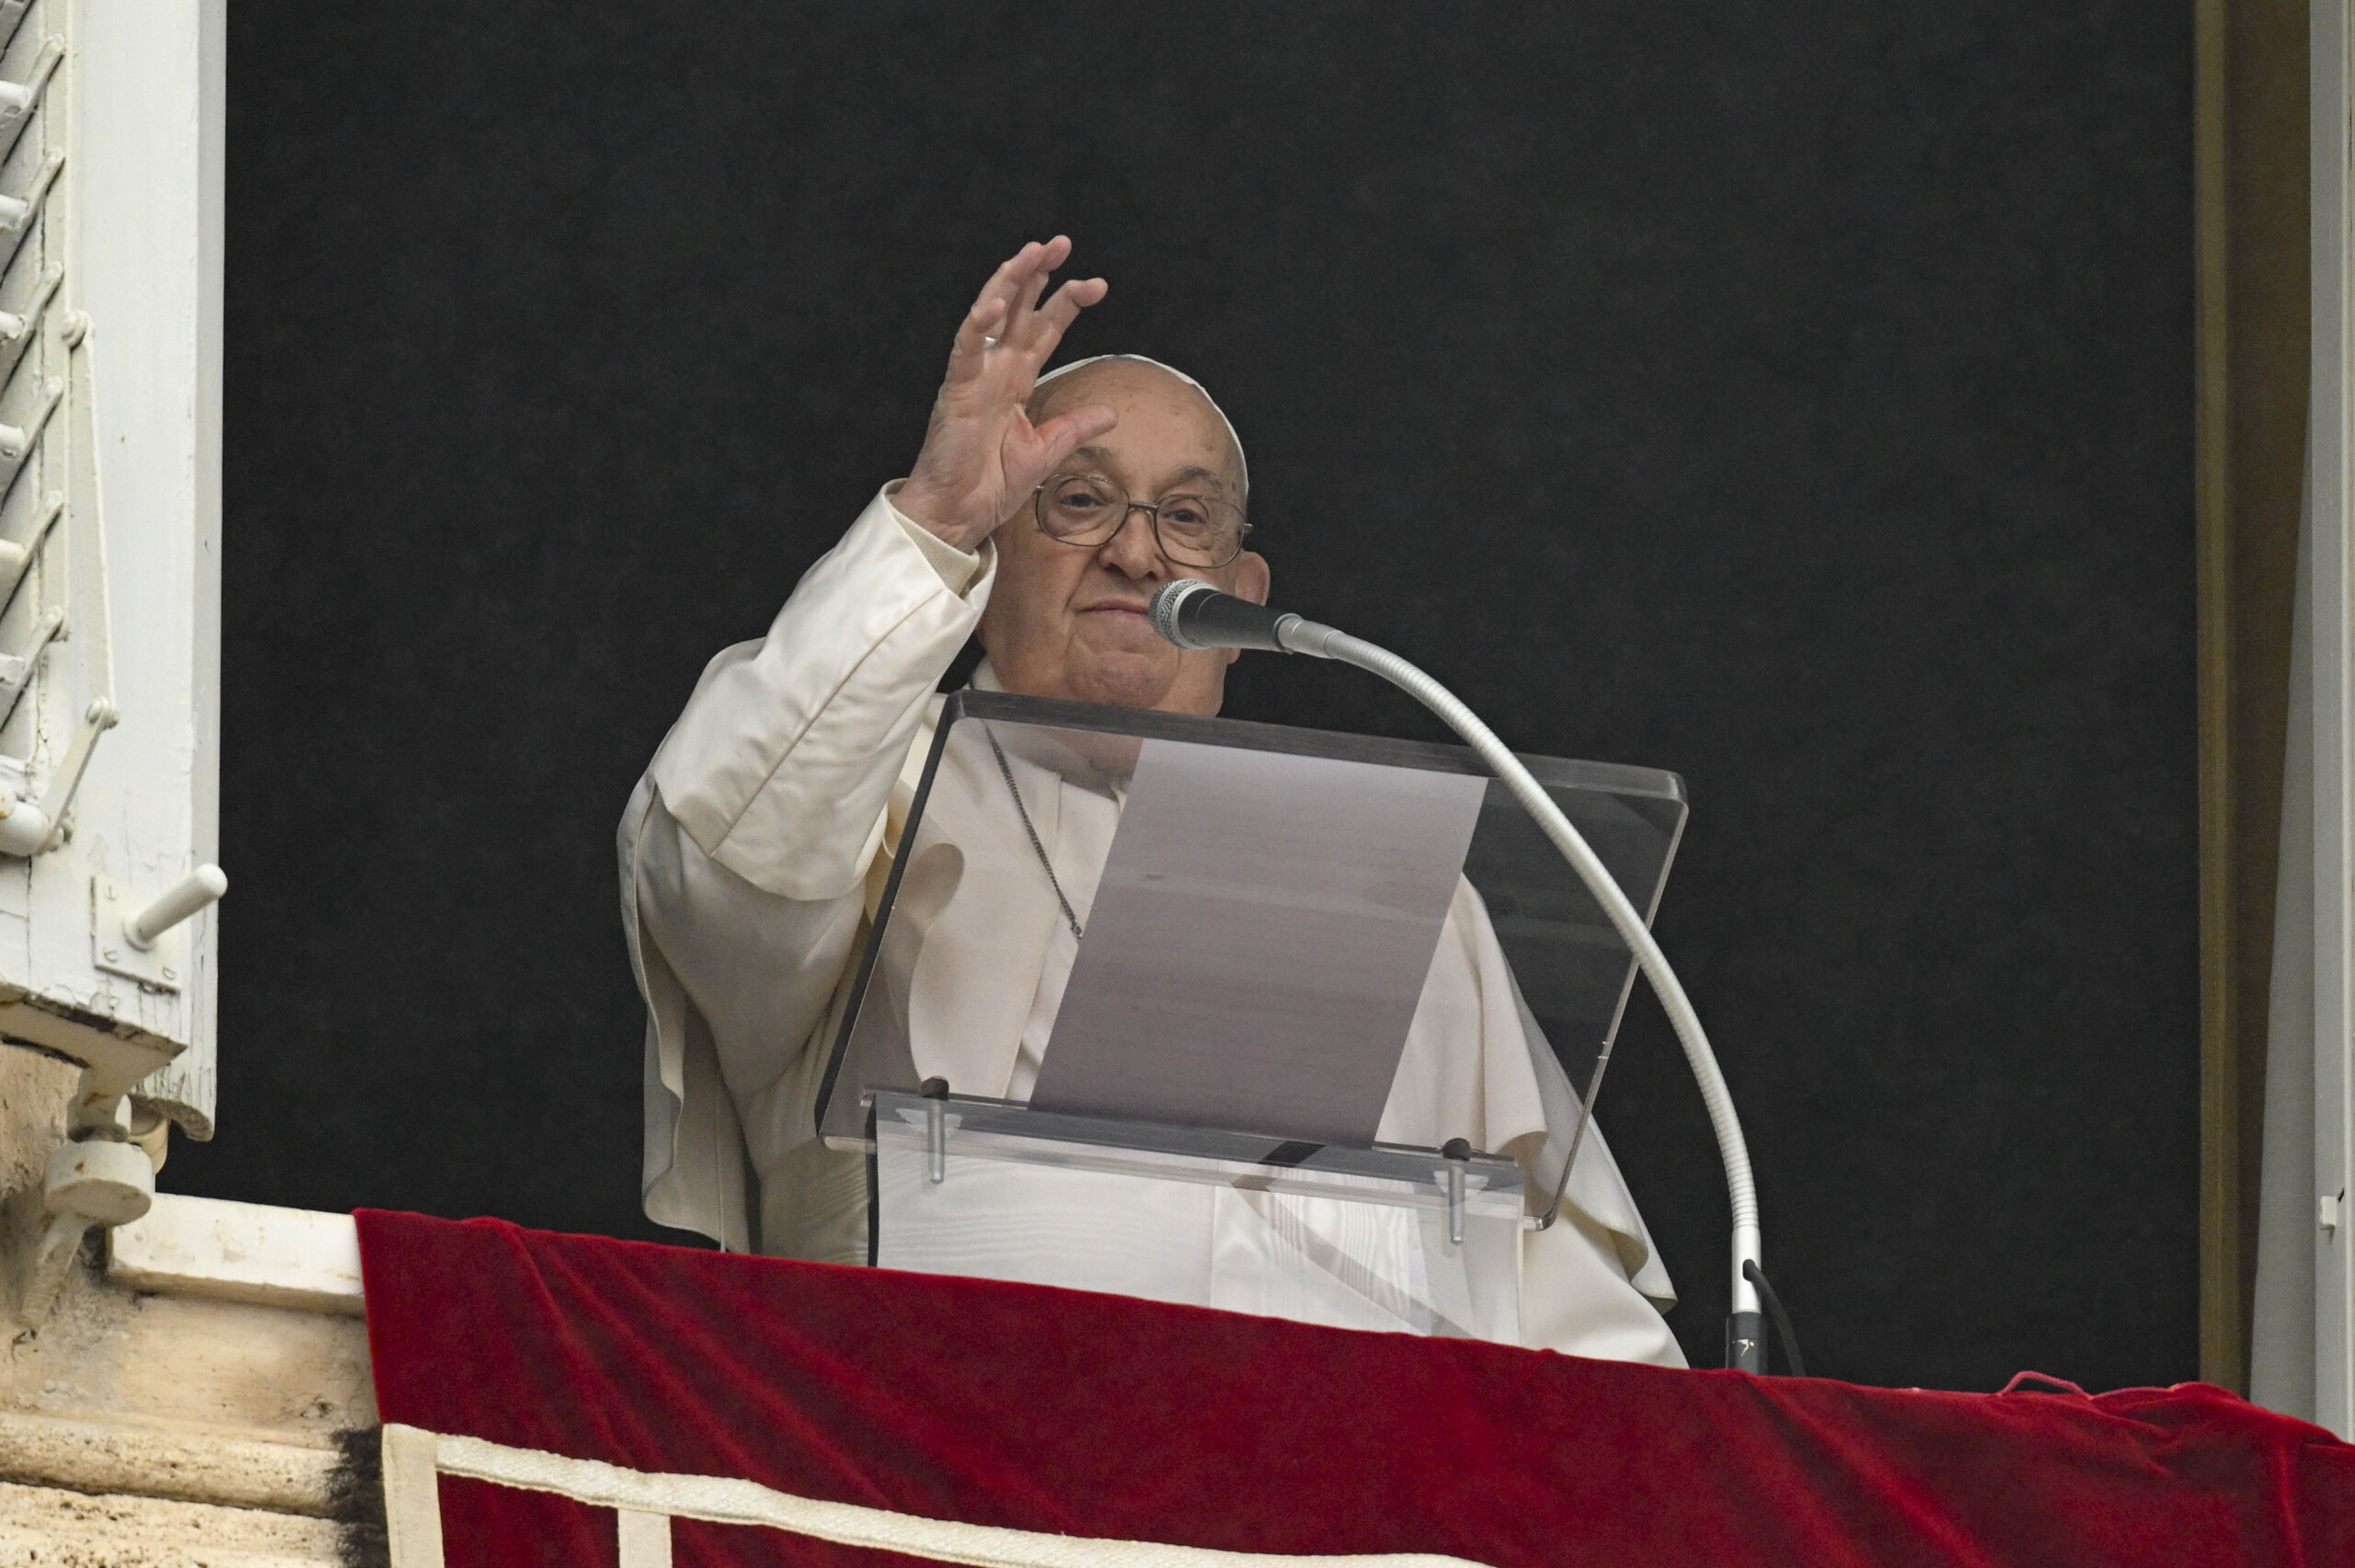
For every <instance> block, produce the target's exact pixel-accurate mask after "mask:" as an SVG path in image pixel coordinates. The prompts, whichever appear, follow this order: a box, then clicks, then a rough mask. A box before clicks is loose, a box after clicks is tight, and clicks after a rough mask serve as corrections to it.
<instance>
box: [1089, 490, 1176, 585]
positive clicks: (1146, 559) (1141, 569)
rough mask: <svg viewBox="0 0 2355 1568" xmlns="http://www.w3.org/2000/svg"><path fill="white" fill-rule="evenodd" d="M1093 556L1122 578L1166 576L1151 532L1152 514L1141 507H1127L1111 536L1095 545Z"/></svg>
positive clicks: (1165, 570)
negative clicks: (1126, 513)
mask: <svg viewBox="0 0 2355 1568" xmlns="http://www.w3.org/2000/svg"><path fill="white" fill-rule="evenodd" d="M1096 558H1097V560H1099V561H1101V562H1103V563H1104V564H1105V565H1106V566H1108V567H1111V568H1112V569H1113V570H1114V571H1117V572H1119V573H1120V574H1121V575H1122V576H1124V577H1132V578H1140V579H1150V578H1163V577H1167V576H1168V575H1169V563H1168V562H1167V561H1166V560H1165V559H1164V558H1163V557H1162V554H1161V541H1160V540H1159V539H1157V538H1156V537H1155V535H1154V532H1153V513H1152V511H1151V510H1149V509H1146V508H1144V507H1139V506H1132V507H1131V508H1130V509H1129V510H1128V515H1127V516H1125V517H1123V518H1121V519H1120V527H1118V528H1116V529H1114V530H1113V531H1112V537H1111V538H1109V539H1107V540H1106V541H1104V543H1103V544H1100V545H1098V546H1097V550H1096Z"/></svg>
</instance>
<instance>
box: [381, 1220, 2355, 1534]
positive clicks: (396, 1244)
mask: <svg viewBox="0 0 2355 1568" xmlns="http://www.w3.org/2000/svg"><path fill="white" fill-rule="evenodd" d="M359 1221H360V1239H361V1253H362V1262H363V1265H364V1267H365V1271H366V1280H367V1291H368V1331H369V1338H370V1343H371V1345H372V1346H373V1354H374V1358H375V1376H376V1398H377V1403H378V1406H379V1409H380V1410H381V1412H382V1413H383V1416H384V1418H385V1420H387V1421H399V1422H406V1423H408V1424H410V1425H418V1426H424V1427H429V1428H431V1429H432V1430H434V1431H437V1432H443V1433H458V1434H467V1435H471V1436H479V1437H485V1438H488V1439H490V1440H492V1441H495V1442H500V1443H506V1444H511V1445H514V1446H517V1447H522V1448H543V1449H547V1450H550V1451H553V1452H556V1453H559V1454H567V1455H571V1456H574V1457H577V1458H584V1459H605V1460H608V1461H611V1462H613V1463H616V1464H622V1465H626V1466H629V1467H631V1468H634V1469H638V1470H649V1471H684V1472H690V1473H696V1474H706V1475H712V1474H717V1475H729V1476H740V1477H743V1478H746V1479H749V1480H752V1481H757V1482H762V1483H764V1484H765V1485H768V1486H773V1487H775V1488H778V1489H779V1490H782V1491H786V1492H791V1493H795V1494H800V1495H802V1496H808V1497H818V1498H825V1499H831V1500H834V1501H840V1502H846V1503H857V1504H863V1505H868V1506H874V1507H882V1508H889V1509H893V1510H897V1511H900V1512H904V1513H913V1514H920V1515H927V1516H935V1517H941V1518H954V1519H962V1520H967V1521H970V1522H972V1523H977V1524H994V1525H1005V1526H1012V1527H1015V1528H1022V1529H1030V1530H1048V1531H1055V1532H1059V1533H1064V1534H1071V1535H1086V1536H1109V1537H1115V1538H1124V1539H1148V1540H1163V1541H1173V1542H1179V1543H1184V1544H1188V1545H1194V1546H1207V1547H1223V1548H1226V1549H1229V1550H1234V1551H1258V1552H1297V1553H1303V1554H1324V1553H1356V1552H1396V1551H1438V1552H1448V1553H1452V1554H1453V1555H1456V1556H1459V1557H1465V1558H1470V1559H1472V1560H1474V1561H1476V1562H1487V1563H1493V1564H1496V1565H1497V1568H1563V1565H1572V1564H1586V1563H1593V1564H1605V1563H1608V1564H1614V1565H1617V1564H1629V1563H1650V1562H1675V1563H1696V1564H1697V1563H1707V1564H1748V1563H1808V1564H1815V1565H1823V1568H1830V1565H1835V1564H1849V1563H1853V1564H1858V1565H1863V1564H1873V1565H1875V1568H1885V1565H1890V1564H1913V1563H1921V1564H1931V1563H1937V1564H1974V1565H1976V1564H1989V1565H1993V1564H2025V1563H2039V1564H2043V1563H2051V1564H2064V1563H2065V1564H2072V1565H2094V1564H2110V1563H2117V1564H2125V1563H2137V1564H2143V1563H2147V1564H2160V1563H2165V1564H2169V1565H2171V1568H2173V1565H2188V1564H2205V1563H2215V1564H2220V1565H2221V1564H2226V1563H2231V1564H2242V1563H2299V1564H2306V1563H2312V1564H2326V1563H2331V1564H2338V1563H2347V1564H2355V1448H2349V1447H2348V1446H2347V1445H2344V1444H2341V1443H2339V1442H2338V1441H2337V1440H2335V1439H2334V1438H2332V1437H2331V1436H2329V1435H2328V1434H2327V1433H2325V1432H2323V1431H2321V1430H2319V1429H2317V1428H2315V1427H2312V1426H2308V1425H2304V1424H2303V1423H2301V1422H2297V1421H2292V1420H2290V1419H2288V1418H2286V1417H2283V1416H2279V1415H2274V1414H2271V1413H2268V1412H2266V1411H2263V1410H2259V1409H2257V1408H2256V1407H2255V1406H2253V1405H2249V1404H2246V1403H2244V1402H2241V1401H2240V1400H2237V1399H2235V1398H2234V1397H2233V1396H2232V1395H2230V1394H2228V1393H2225V1392H2223V1391H2219V1390H2216V1389H2211V1388H2207V1387H2204V1386H2201V1385H2198V1384H2188V1385H2184V1386H2182V1387H2178V1388H2174V1389H2140V1390H2130V1391H2122V1392H2119V1393H2111V1394H2104V1395H2100V1396H2098V1397H2095V1398H2086V1397H2084V1396H2082V1395H2077V1394H2074V1393H2068V1392H2064V1391H2046V1390H2040V1389H2032V1388H2031V1389H2027V1390H2024V1391H2019V1392H2013V1393H2006V1394H1999V1395H1990V1394H1961V1393H1931V1392H1921V1391H1891V1390H1885V1389H1866V1388H1856V1387H1852V1386H1850V1385H1847V1384H1843V1383H1835V1382H1829V1381H1823V1380H1815V1379H1810V1380H1806V1381H1800V1380H1797V1379H1755V1378H1750V1377H1745V1376H1743V1375H1740V1374H1739V1373H1732V1372H1717V1371H1696V1372H1671V1371H1662V1370H1660V1369H1657V1368H1648V1367H1634V1366H1625V1365H1620V1364H1616V1363H1612V1362H1603V1361H1581V1360H1578V1359H1575V1358H1573V1357H1568V1356H1556V1355H1553V1354H1550V1353H1542V1352H1532V1351H1523V1350H1515V1349H1511V1348H1507V1347H1503V1346H1498V1345H1479V1344H1467V1343H1463V1342H1459V1341H1443V1340H1428V1339H1415V1338H1410V1337H1407V1336H1405V1335H1397V1334H1378V1333H1352V1332H1350V1331H1346V1330H1338V1329H1322V1328H1312V1327H1307V1326H1304V1325H1302V1324H1297V1323H1290V1322H1276V1321H1273V1320H1269V1319H1263V1318H1252V1317H1243V1316H1238V1315H1235V1314H1231V1313H1225V1312H1213V1311H1204V1310H1196V1309H1192V1308H1185V1307H1168V1306H1162V1305H1158V1304H1155V1303H1151V1302H1144V1301H1133V1300H1129V1299H1124V1298H1120V1297H1112V1296H1096V1295H1088V1294H1084V1293H1079V1292H1074V1291H1063V1290H1052V1289H1046V1288H1037V1287H1030V1286H1020V1285H1005V1284H996V1283H991V1282H985V1281H979V1280H964V1279H945V1278H936V1277H930V1276H919V1275H908V1274H896V1273H892V1272H890V1271H887V1270H880V1269H858V1268H835V1267H828V1266H823V1265H811V1264H797V1263H787V1262H780V1261H776V1260H772V1259H764V1258H745V1257H733V1256H728V1255H724V1254H720V1253H707V1252H695V1251H689V1250H685V1249H681V1248H672V1247H659V1246H649V1245H645V1244H642V1243H636V1242H613V1241H606V1240H603V1239H599V1238H594V1237H585V1236H558V1235H549V1234H546V1233H542V1232H537V1231H531V1230H522V1229H519V1228H517V1227H515V1226H512V1225H508V1224H505V1223H502V1222H499V1221H491V1220H476V1221H472V1222H469V1223H466V1224H453V1223H450V1222H448V1221H444V1220H438V1219H424V1218H421V1217H419V1216H416V1215H404V1214H388V1213H383V1212H377V1211H370V1210H362V1212H361V1214H360V1215H359ZM442 1505H443V1510H444V1521H445V1525H444V1530H445V1539H446V1541H447V1548H448V1552H449V1561H450V1562H451V1563H452V1564H453V1565H458V1564H477V1563H483V1564H489V1563H497V1564H520V1563H540V1562H546V1563H563V1564H567V1565H586V1564H596V1563H611V1562H614V1561H615V1546H614V1523H613V1516H612V1515H611V1514H606V1513H601V1512H599V1511H597V1510H592V1509H590V1508H587V1507H583V1506H580V1505H575V1504H572V1503H570V1502H568V1501H565V1500H562V1499H558V1498H553V1497H549V1496H545V1495H541V1494H530V1493H523V1492H517V1491H511V1490H507V1489H505V1488H500V1487H495V1486H490V1485H487V1484H483V1483H479V1482H458V1481H451V1480H446V1479H445V1480H444V1481H443V1482H442ZM674 1539H675V1541H676V1551H677V1562H678V1563H679V1564H680V1568H695V1565H702V1564H722V1563H727V1564H751V1563H754V1562H760V1563H776V1562H796V1563H830V1562H843V1563H849V1562H855V1561H856V1562H868V1563H871V1562H879V1561H883V1560H884V1559H883V1558H882V1556H881V1555H880V1554H877V1553H872V1552H863V1551H851V1550H847V1549H842V1548H837V1547H833V1546H829V1545H825V1544H823V1543H820V1542H816V1541H812V1540H809V1539H804V1538H798V1537H793V1536H787V1535H783V1534H779V1533H775V1532H771V1531H762V1530H752V1529H748V1528H740V1527H723V1526H713V1525H705V1524H695V1523H690V1522H685V1521H682V1522H681V1523H680V1524H679V1526H678V1527H677V1530H676V1534H675V1537H674Z"/></svg>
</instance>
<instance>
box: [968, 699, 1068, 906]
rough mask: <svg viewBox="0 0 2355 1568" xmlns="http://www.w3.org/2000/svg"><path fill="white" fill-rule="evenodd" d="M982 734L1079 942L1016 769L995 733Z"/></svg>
mask: <svg viewBox="0 0 2355 1568" xmlns="http://www.w3.org/2000/svg"><path fill="white" fill-rule="evenodd" d="M982 733H984V734H986V735H988V736H989V738H990V754H991V755H992V756H994V757H995V758H996V759H997V771H998V774H999V776H1000V777H1002V778H1004V779H1005V793H1006V794H1008V795H1012V796H1014V814H1015V815H1016V816H1017V817H1019V818H1022V830H1023V831H1024V832H1026V833H1028V834H1029V835H1030V848H1031V849H1032V851H1033V852H1035V853H1037V854H1038V856H1039V864H1040V866H1041V867H1042V868H1043V869H1044V870H1045V871H1046V873H1047V886H1048V887H1052V888H1053V889H1054V890H1055V902H1056V903H1058V904H1061V905H1062V906H1063V921H1064V922H1065V923H1066V924H1068V925H1069V926H1070V927H1071V939H1072V940H1073V941H1074V942H1077V941H1078V940H1079V938H1080V934H1081V933H1080V929H1079V917H1078V916H1077V915H1075V914H1074V913H1072V909H1071V900H1070V899H1069V898H1064V897H1063V882H1062V881H1061V879H1059V878H1058V877H1057V876H1055V863H1054V862H1053V861H1051V860H1049V859H1048V858H1047V846H1046V845H1045V844H1042V843H1040V841H1039V830H1038V829H1037V828H1035V827H1033V826H1031V823H1030V808H1029V807H1027V806H1025V805H1023V804H1022V791H1021V790H1020V789H1018V788H1017V787H1016V785H1015V783H1014V768H1013V766H1012V764H1010V763H1008V762H1007V761H1006V760H1005V748H1004V747H1003V746H1000V745H999V744H998V743H997V735H996V733H995V732H994V731H993V730H989V729H987V728H986V727H984V729H983V731H982Z"/></svg>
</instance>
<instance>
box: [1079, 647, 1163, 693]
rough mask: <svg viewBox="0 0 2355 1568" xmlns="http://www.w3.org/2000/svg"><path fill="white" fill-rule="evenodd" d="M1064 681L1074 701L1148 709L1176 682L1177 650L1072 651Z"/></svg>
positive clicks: (1083, 649) (1088, 649) (1122, 649)
mask: <svg viewBox="0 0 2355 1568" xmlns="http://www.w3.org/2000/svg"><path fill="white" fill-rule="evenodd" d="M1063 679H1064V683H1065V685H1066V686H1067V687H1068V688H1069V690H1070V692H1071V694H1072V696H1073V698H1074V700H1075V701H1078V702H1082V703H1102V704H1107V705H1108V706H1111V707H1116V708H1150V707H1153V706H1155V704H1158V703H1159V702H1160V701H1161V699H1162V698H1164V697H1166V696H1167V695H1168V694H1169V688H1170V687H1171V686H1173V685H1175V684H1176V683H1177V649H1176V648H1173V647H1168V646H1167V645H1166V644H1164V645H1162V646H1161V647H1155V648H1134V649H1131V648H1074V649H1073V650H1072V658H1071V662H1070V663H1069V664H1068V665H1067V666H1066V667H1065V668H1064V670H1063Z"/></svg>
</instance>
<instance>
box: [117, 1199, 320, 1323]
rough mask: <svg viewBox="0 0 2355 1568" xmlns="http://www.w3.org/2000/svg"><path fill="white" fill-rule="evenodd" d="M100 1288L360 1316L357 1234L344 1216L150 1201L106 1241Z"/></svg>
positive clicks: (214, 1201)
mask: <svg viewBox="0 0 2355 1568" xmlns="http://www.w3.org/2000/svg"><path fill="white" fill-rule="evenodd" d="M107 1278H108V1279H109V1281H110V1282H112V1283H114V1284H116V1285H122V1286H128V1287H129V1288H132V1289H133V1290H151V1291H155V1292H158V1293H160V1294H165V1295H178V1296H210V1297H213V1298H215V1299H221V1300H226V1301H246V1302H251V1303H253V1304H255V1305H257V1306H264V1307H293V1308H298V1309H301V1310H306V1311H314V1312H338V1313H343V1314H347V1315H350V1316H355V1317H356V1316H360V1315H362V1314H363V1313H364V1312H365V1311H366V1303H365V1302H364V1300H363V1299H362V1296H361V1289H360V1232H359V1230H358V1228H357V1227H356V1226H354V1225H353V1224H352V1222H351V1216H350V1215H349V1214H323V1213H320V1212H318V1211H316V1210H314V1209H307V1208H277V1207H270V1205H267V1204H259V1203H229V1202H225V1201H224V1200H222V1199H219V1198H209V1197H183V1196H180V1195H178V1194H177V1193H158V1194H156V1195H155V1207H152V1208H150V1209H149V1210H148V1211H147V1213H146V1216H145V1217H144V1219H135V1220H132V1222H131V1223H130V1224H128V1225H124V1226H121V1227H118V1228H117V1229H116V1230H113V1231H112V1232H111V1233H110V1235H109V1253H108V1261H107Z"/></svg>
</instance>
